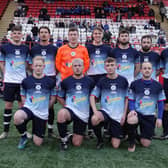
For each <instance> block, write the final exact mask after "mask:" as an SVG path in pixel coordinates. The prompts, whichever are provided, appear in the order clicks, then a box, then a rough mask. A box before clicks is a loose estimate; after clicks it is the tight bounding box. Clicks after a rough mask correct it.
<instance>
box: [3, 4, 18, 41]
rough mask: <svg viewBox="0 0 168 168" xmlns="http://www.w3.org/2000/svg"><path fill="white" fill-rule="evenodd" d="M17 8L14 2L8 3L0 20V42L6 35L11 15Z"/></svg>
mask: <svg viewBox="0 0 168 168" xmlns="http://www.w3.org/2000/svg"><path fill="white" fill-rule="evenodd" d="M16 7H17V4H16V3H15V2H14V1H10V2H9V4H8V6H7V8H6V11H5V13H4V14H3V16H2V18H1V20H0V30H1V31H0V40H1V39H2V38H3V37H4V35H6V32H7V28H8V26H9V23H10V21H11V20H12V19H13V13H14V11H15V9H16Z"/></svg>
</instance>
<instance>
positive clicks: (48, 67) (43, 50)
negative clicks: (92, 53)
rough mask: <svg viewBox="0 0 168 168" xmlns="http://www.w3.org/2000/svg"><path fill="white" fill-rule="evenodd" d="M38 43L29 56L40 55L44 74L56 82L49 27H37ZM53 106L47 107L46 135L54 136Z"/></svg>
mask: <svg viewBox="0 0 168 168" xmlns="http://www.w3.org/2000/svg"><path fill="white" fill-rule="evenodd" d="M38 34H39V38H40V44H37V45H35V46H34V47H33V48H32V49H31V51H30V56H31V59H33V58H34V57H36V56H42V57H43V58H44V60H45V69H44V74H45V75H46V76H49V77H50V78H51V79H53V80H54V81H55V83H56V68H55V56H56V53H57V47H55V46H53V45H52V44H50V42H49V40H50V29H49V28H48V27H46V26H42V27H40V28H39V32H38ZM54 116H55V115H54V106H53V107H50V109H49V118H48V136H49V137H56V136H55V134H54V133H53V124H54Z"/></svg>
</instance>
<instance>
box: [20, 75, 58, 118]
mask: <svg viewBox="0 0 168 168" xmlns="http://www.w3.org/2000/svg"><path fill="white" fill-rule="evenodd" d="M21 95H22V96H25V97H26V100H25V103H24V107H27V108H28V109H30V110H31V111H32V112H33V114H34V115H35V116H37V117H39V118H41V119H43V120H47V119H48V108H49V99H50V95H56V91H55V82H54V81H53V80H52V79H50V78H49V77H47V76H44V77H43V78H41V79H37V78H34V77H33V76H29V77H27V78H25V79H24V80H23V81H22V85H21Z"/></svg>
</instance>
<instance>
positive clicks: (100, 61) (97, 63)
mask: <svg viewBox="0 0 168 168" xmlns="http://www.w3.org/2000/svg"><path fill="white" fill-rule="evenodd" d="M103 64H104V61H103V60H95V59H93V60H92V61H91V65H93V66H94V67H96V66H97V65H103Z"/></svg>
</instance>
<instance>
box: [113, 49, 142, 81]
mask: <svg viewBox="0 0 168 168" xmlns="http://www.w3.org/2000/svg"><path fill="white" fill-rule="evenodd" d="M111 57H114V58H116V61H117V65H118V68H117V73H118V74H119V75H122V76H124V77H126V78H127V80H128V82H129V83H131V82H132V81H133V80H134V69H135V64H137V63H139V61H140V60H139V55H138V51H137V50H135V49H133V48H132V47H129V48H128V49H121V48H119V47H117V48H115V49H113V50H112V52H111Z"/></svg>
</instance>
